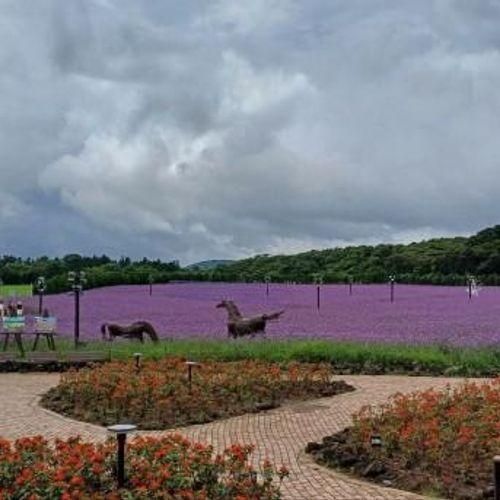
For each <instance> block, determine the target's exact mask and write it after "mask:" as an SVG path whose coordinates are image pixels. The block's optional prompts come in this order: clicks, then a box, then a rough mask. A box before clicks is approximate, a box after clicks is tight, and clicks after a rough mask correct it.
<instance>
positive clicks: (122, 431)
mask: <svg viewBox="0 0 500 500" xmlns="http://www.w3.org/2000/svg"><path fill="white" fill-rule="evenodd" d="M136 429H137V426H135V425H132V424H118V425H111V426H110V427H108V431H109V432H113V433H114V434H116V440H117V444H118V449H117V460H116V479H117V482H118V488H123V487H124V486H125V442H126V441H127V434H128V433H129V432H132V431H135V430H136Z"/></svg>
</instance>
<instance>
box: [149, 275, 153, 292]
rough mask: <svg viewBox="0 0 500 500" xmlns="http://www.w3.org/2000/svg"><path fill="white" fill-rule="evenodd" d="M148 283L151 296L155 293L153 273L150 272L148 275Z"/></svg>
mask: <svg viewBox="0 0 500 500" xmlns="http://www.w3.org/2000/svg"><path fill="white" fill-rule="evenodd" d="M148 283H149V296H150V297H151V295H153V275H152V274H150V275H149V276H148Z"/></svg>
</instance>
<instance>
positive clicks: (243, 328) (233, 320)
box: [216, 300, 285, 339]
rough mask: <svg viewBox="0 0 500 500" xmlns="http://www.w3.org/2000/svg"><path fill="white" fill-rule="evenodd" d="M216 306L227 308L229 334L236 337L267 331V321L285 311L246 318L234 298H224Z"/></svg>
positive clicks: (276, 317)
mask: <svg viewBox="0 0 500 500" xmlns="http://www.w3.org/2000/svg"><path fill="white" fill-rule="evenodd" d="M216 307H217V308H221V307H223V308H224V309H226V311H227V315H228V321H227V335H228V337H233V338H234V339H235V338H236V337H243V336H245V335H251V336H252V337H253V336H254V335H255V334H256V333H262V334H264V333H266V323H267V322H268V321H271V320H273V319H278V318H279V317H280V316H281V315H282V314H283V313H284V312H285V311H284V310H283V311H277V312H274V313H271V314H261V315H259V316H251V317H250V318H245V317H243V316H242V315H241V313H240V311H239V309H238V307H237V306H236V304H235V303H234V302H233V301H232V300H223V301H222V302H220V303H219V304H217V306H216Z"/></svg>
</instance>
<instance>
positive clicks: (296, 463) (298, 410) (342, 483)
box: [0, 373, 459, 500]
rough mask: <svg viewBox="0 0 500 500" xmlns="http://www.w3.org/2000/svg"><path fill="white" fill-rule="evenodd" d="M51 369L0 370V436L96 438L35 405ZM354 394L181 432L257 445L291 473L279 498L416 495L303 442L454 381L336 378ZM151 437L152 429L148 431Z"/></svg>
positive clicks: (101, 432) (51, 379) (95, 432)
mask: <svg viewBox="0 0 500 500" xmlns="http://www.w3.org/2000/svg"><path fill="white" fill-rule="evenodd" d="M58 378H59V375H57V374H17V373H15V374H0V436H2V437H4V438H17V437H19V436H26V435H34V434H42V435H44V436H46V437H48V438H54V437H61V438H64V437H68V436H74V435H76V434H80V435H81V436H83V437H84V438H85V439H89V440H91V439H94V440H97V439H103V438H104V437H105V436H106V431H105V429H103V428H102V427H99V426H95V425H90V424H84V423H81V422H76V421H74V420H70V419H67V418H64V417H62V416H59V415H57V414H55V413H52V412H49V411H47V410H44V409H42V408H40V407H39V406H38V401H39V396H40V395H41V394H42V393H43V392H45V391H46V390H47V389H48V388H49V387H51V386H53V385H56V384H57V381H58ZM339 378H343V379H344V380H346V382H348V383H350V384H352V385H354V386H355V387H356V389H357V390H356V391H355V392H352V393H347V394H342V395H340V396H334V397H331V398H323V399H317V400H313V401H308V402H303V403H297V404H293V405H289V406H286V407H282V408H278V409H276V410H272V411H269V412H263V413H259V414H251V415H243V416H241V417H235V418H231V419H228V420H225V421H219V422H213V423H210V424H205V425H194V426H190V427H185V428H183V429H182V430H181V432H182V433H183V434H185V435H186V436H189V437H191V438H194V439H196V440H198V441H201V442H209V443H212V444H213V445H214V446H215V447H216V448H223V447H224V446H225V445H227V444H229V443H232V442H240V443H254V444H256V445H257V448H256V451H255V453H254V455H255V460H256V461H257V462H260V461H261V460H263V459H264V458H269V459H270V460H271V461H273V462H274V463H277V464H283V465H286V466H287V467H288V468H289V469H290V471H291V475H290V477H289V478H288V479H287V480H286V481H285V483H284V487H283V493H284V497H285V498H286V499H297V500H304V499H311V500H312V499H314V500H323V499H324V500H327V499H339V500H357V499H360V500H368V499H370V500H372V499H373V500H375V499H380V500H396V499H411V498H413V499H416V498H422V497H419V496H416V495H411V494H408V493H403V492H400V491H397V490H394V489H390V488H384V487H379V486H376V485H371V484H368V483H365V482H361V481H357V480H354V479H351V478H349V477H347V476H345V475H342V474H338V473H335V472H333V471H331V470H328V469H326V468H324V467H319V466H317V465H316V464H315V463H314V462H313V461H312V460H310V458H309V457H308V456H307V455H306V454H305V453H304V451H303V450H304V447H305V445H306V443H307V442H309V441H318V440H320V439H321V438H322V437H323V436H326V435H328V434H332V433H334V432H335V431H337V430H341V429H343V428H344V427H346V426H348V425H349V424H350V421H351V417H350V416H351V414H352V413H353V412H355V411H356V410H358V409H359V408H360V407H361V406H363V405H365V404H373V403H378V402H383V401H385V400H386V399H387V398H388V396H389V395H391V394H393V393H394V392H397V391H403V392H408V391H413V390H416V389H425V388H428V387H431V386H433V387H436V388H439V387H444V386H445V385H446V384H447V383H451V384H455V383H458V382H459V380H457V379H443V378H430V377H403V376H378V377H373V376H346V377H339ZM153 434H154V433H153Z"/></svg>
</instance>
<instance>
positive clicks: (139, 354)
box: [133, 352, 142, 372]
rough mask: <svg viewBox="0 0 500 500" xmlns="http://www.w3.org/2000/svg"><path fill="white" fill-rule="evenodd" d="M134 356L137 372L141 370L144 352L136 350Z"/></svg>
mask: <svg viewBox="0 0 500 500" xmlns="http://www.w3.org/2000/svg"><path fill="white" fill-rule="evenodd" d="M133 356H134V359H135V369H136V370H137V372H139V371H140V370H141V357H142V352H134V354H133Z"/></svg>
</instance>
